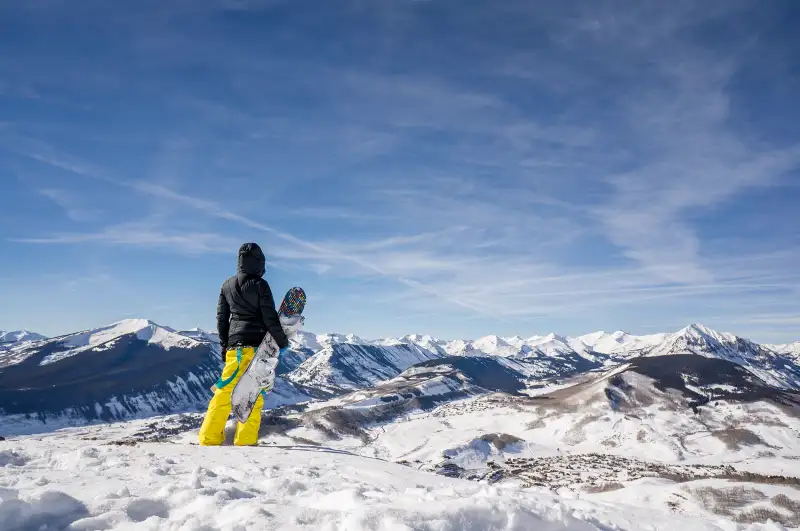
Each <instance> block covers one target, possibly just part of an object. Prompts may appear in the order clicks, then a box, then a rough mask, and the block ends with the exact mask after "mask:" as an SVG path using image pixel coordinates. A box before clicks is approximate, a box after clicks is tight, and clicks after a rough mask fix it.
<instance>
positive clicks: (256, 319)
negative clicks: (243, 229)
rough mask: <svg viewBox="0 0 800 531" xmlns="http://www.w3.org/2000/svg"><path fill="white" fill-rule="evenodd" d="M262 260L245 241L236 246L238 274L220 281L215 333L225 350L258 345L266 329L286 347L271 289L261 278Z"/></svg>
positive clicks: (252, 244) (264, 260)
mask: <svg viewBox="0 0 800 531" xmlns="http://www.w3.org/2000/svg"><path fill="white" fill-rule="evenodd" d="M265 265H266V259H265V258H264V253H263V252H262V251H261V248H260V247H259V246H258V245H256V244H255V243H245V244H244V245H242V246H241V248H239V267H238V273H237V274H236V275H234V276H232V277H231V278H229V279H228V280H226V281H225V283H224V284H222V289H221V290H220V293H219V303H218V304H217V332H219V342H220V345H221V346H222V358H223V359H224V358H225V349H226V348H233V347H234V346H236V345H237V344H238V345H242V346H251V347H254V348H258V345H260V344H261V340H262V339H264V335H265V334H266V333H267V331H269V333H270V334H272V337H273V338H274V339H275V342H276V343H278V346H279V347H280V348H285V347H287V346H289V340H288V339H287V338H286V334H284V333H283V328H282V327H281V323H280V320H279V319H278V312H277V311H275V301H274V300H273V298H272V290H271V289H270V287H269V284H268V283H267V281H266V280H264V279H263V278H262V277H263V275H264V269H265Z"/></svg>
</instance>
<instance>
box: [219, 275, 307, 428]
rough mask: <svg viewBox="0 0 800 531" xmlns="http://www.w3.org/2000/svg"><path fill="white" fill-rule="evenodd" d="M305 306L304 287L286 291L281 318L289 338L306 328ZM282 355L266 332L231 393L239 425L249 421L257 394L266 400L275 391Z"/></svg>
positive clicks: (281, 307) (234, 412)
mask: <svg viewBox="0 0 800 531" xmlns="http://www.w3.org/2000/svg"><path fill="white" fill-rule="evenodd" d="M305 306H306V293H305V291H303V288H298V287H294V288H291V289H290V290H289V291H288V292H286V296H285V297H284V298H283V301H282V302H281V305H280V308H279V309H278V318H279V319H280V321H281V326H282V327H283V332H284V333H285V334H286V337H288V338H289V339H291V338H293V337H294V336H295V335H296V334H297V331H298V330H299V329H300V327H301V326H302V325H303V322H304V317H303V315H302V314H303V310H304V309H305ZM279 353H280V348H279V347H278V343H277V342H276V341H275V339H274V338H273V337H272V334H270V333H269V332H267V333H266V335H265V336H264V339H263V341H261V344H260V345H259V346H258V349H257V350H256V352H255V354H254V355H253V359H252V361H250V363H249V364H248V365H247V368H246V369H245V370H244V372H243V373H242V377H241V378H239V381H238V382H236V386H235V387H234V388H233V393H232V394H231V406H232V407H231V409H232V411H233V414H234V416H235V417H236V420H238V421H239V422H246V421H247V419H248V418H249V417H250V413H251V412H252V411H253V406H255V403H256V400H258V395H260V394H262V393H263V394H264V396H265V397H266V393H268V392H270V391H272V386H273V385H274V383H275V369H276V367H277V366H278V354H279Z"/></svg>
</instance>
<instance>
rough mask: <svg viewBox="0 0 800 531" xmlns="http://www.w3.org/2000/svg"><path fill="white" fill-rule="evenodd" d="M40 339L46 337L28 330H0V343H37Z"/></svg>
mask: <svg viewBox="0 0 800 531" xmlns="http://www.w3.org/2000/svg"><path fill="white" fill-rule="evenodd" d="M40 339H47V337H46V336H43V335H41V334H37V333H36V332H31V331H30V330H25V329H22V330H10V331H7V332H6V331H2V330H0V343H18V342H21V341H38V340H40Z"/></svg>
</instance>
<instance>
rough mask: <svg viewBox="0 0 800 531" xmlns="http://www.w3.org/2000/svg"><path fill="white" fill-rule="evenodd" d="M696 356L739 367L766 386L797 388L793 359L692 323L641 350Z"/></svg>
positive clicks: (799, 370)
mask: <svg viewBox="0 0 800 531" xmlns="http://www.w3.org/2000/svg"><path fill="white" fill-rule="evenodd" d="M688 353H692V354H699V355H701V356H706V357H712V358H719V359H723V360H728V361H731V362H733V363H736V364H739V365H742V366H743V367H745V368H747V369H748V370H749V371H750V372H752V373H753V374H755V375H757V376H758V377H759V378H761V379H762V380H764V381H765V382H768V383H769V384H770V385H773V386H776V387H782V388H784V389H800V365H798V363H797V361H796V360H795V359H792V358H791V357H789V356H786V355H780V354H776V353H775V352H774V351H773V350H771V349H769V348H767V347H763V346H761V345H758V344H756V343H753V342H752V341H749V340H747V339H744V338H741V337H738V336H735V335H733V334H728V333H721V332H717V331H715V330H711V329H710V328H707V327H705V326H702V325H697V324H693V325H690V326H687V327H686V328H684V329H682V330H679V331H678V332H675V333H674V334H669V335H667V336H666V337H665V338H664V340H663V341H661V342H660V343H658V344H656V345H655V346H653V347H651V348H648V349H646V350H645V351H644V354H645V355H646V356H667V355H672V354H688Z"/></svg>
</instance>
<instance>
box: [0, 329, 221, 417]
mask: <svg viewBox="0 0 800 531" xmlns="http://www.w3.org/2000/svg"><path fill="white" fill-rule="evenodd" d="M218 359H219V354H218V351H217V350H216V348H215V347H214V345H213V344H211V343H209V342H205V341H201V340H197V339H192V338H189V337H185V336H182V335H180V334H178V333H176V332H174V331H173V330H172V329H170V328H167V327H162V326H160V325H158V324H156V323H153V322H151V321H147V320H143V319H131V320H125V321H120V322H117V323H114V324H111V325H109V326H105V327H102V328H98V329H94V330H85V331H81V332H78V333H74V334H68V335H65V336H60V337H56V338H52V339H47V340H43V341H36V342H24V343H19V344H18V345H17V346H15V347H13V348H12V349H10V350H8V351H6V352H3V353H0V413H2V414H4V415H10V416H14V415H21V416H31V415H33V416H35V417H37V418H38V419H40V420H42V421H65V422H69V421H81V420H84V421H85V420H92V419H103V420H117V419H122V418H129V417H135V416H142V415H152V414H155V413H167V412H171V411H181V410H185V409H187V408H192V407H194V406H195V405H197V404H200V403H202V402H204V401H205V400H206V399H207V395H208V389H209V387H210V386H211V384H213V383H214V382H215V381H216V379H217V377H218V372H219V365H220V363H219V362H218V361H217V360H218ZM9 422H10V421H9Z"/></svg>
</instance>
